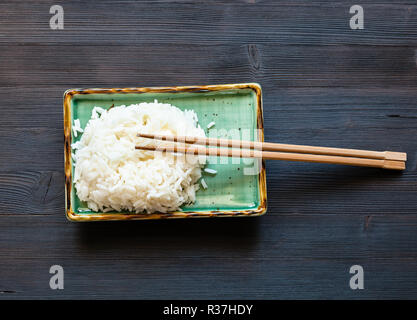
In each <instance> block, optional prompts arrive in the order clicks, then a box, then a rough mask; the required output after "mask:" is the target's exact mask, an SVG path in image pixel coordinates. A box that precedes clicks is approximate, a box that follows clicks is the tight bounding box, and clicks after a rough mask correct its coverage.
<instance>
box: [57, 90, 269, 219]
mask: <svg viewBox="0 0 417 320" xmlns="http://www.w3.org/2000/svg"><path fill="white" fill-rule="evenodd" d="M155 99H157V100H158V102H163V103H170V104H172V105H174V106H176V107H178V108H180V109H181V110H184V109H192V110H194V111H195V112H196V113H197V115H198V119H199V124H200V126H201V127H202V128H203V129H204V130H205V132H206V135H207V136H210V137H219V138H229V139H244V140H253V141H263V137H264V134H263V118H262V92H261V87H260V86H259V85H258V84H255V83H247V84H229V85H211V86H190V87H158V88H125V89H115V88H113V89H71V90H67V91H66V92H65V94H64V132H65V188H66V189H65V193H66V200H65V202H66V215H67V217H68V219H69V220H72V221H96V220H133V219H158V218H187V217H231V216H233V217H236V216H259V215H262V214H264V213H265V212H266V179H265V165H264V163H263V161H260V162H259V163H258V162H256V161H255V162H254V161H252V162H251V161H250V160H248V159H239V158H215V157H209V158H208V165H207V166H206V167H208V168H212V169H215V170H217V174H216V175H211V174H207V173H205V172H203V177H204V180H205V181H206V183H207V185H208V186H209V187H208V188H207V189H203V188H200V190H199V191H197V195H196V202H195V203H194V204H192V205H186V206H183V207H182V208H181V211H178V212H170V213H152V214H146V213H144V214H136V213H129V212H108V213H103V212H93V211H90V210H84V209H83V208H86V207H87V206H86V204H85V203H83V202H81V201H80V200H79V199H78V197H77V195H76V191H75V188H74V184H73V182H72V176H73V171H74V163H73V161H72V158H71V152H72V150H71V144H72V143H74V142H76V141H78V140H79V139H80V136H81V134H79V135H78V137H74V135H73V132H72V124H73V120H74V119H80V122H81V127H82V128H84V127H85V126H86V124H87V122H88V121H89V119H90V117H91V111H92V109H93V108H94V107H95V106H98V107H101V108H105V109H108V108H110V107H111V106H112V105H113V104H114V105H115V106H119V105H130V104H135V103H140V102H152V101H154V100H155ZM212 121H214V122H215V126H214V127H212V128H211V129H207V125H208V124H209V123H210V122H212ZM256 165H258V169H257V170H253V168H256ZM250 170H252V171H255V173H256V174H246V173H247V172H249V171H250Z"/></svg>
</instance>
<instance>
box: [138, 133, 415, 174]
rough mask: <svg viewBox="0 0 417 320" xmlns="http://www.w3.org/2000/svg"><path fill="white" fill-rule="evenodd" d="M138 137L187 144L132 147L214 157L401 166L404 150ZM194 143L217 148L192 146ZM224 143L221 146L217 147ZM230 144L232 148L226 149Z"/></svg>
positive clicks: (402, 165)
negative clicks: (371, 149)
mask: <svg viewBox="0 0 417 320" xmlns="http://www.w3.org/2000/svg"><path fill="white" fill-rule="evenodd" d="M137 136H138V137H142V138H148V139H155V140H162V141H171V142H180V143H183V144H192V145H191V146H190V145H178V144H172V145H169V146H136V147H135V149H140V150H149V151H162V152H177V153H186V154H193V155H206V156H218V157H240V158H262V159H268V160H288V161H306V162H317V163H332V164H344V165H351V166H361V167H376V168H383V169H392V170H404V169H405V162H406V161H407V154H406V153H403V152H393V151H370V150H357V149H342V148H326V147H313V146H302V145H293V144H281V143H271V142H257V141H242V140H228V139H218V138H205V137H188V136H187V137H185V136H170V135H158V134H145V133H138V134H137ZM194 145H202V146H206V147H207V146H211V147H217V148H206V147H195V146H194ZM219 147H224V148H219ZM227 148H234V149H227Z"/></svg>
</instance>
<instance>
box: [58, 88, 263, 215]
mask: <svg viewBox="0 0 417 320" xmlns="http://www.w3.org/2000/svg"><path fill="white" fill-rule="evenodd" d="M232 89H251V90H253V91H254V92H255V94H256V101H257V103H256V115H257V121H256V126H257V129H259V133H260V134H259V136H258V141H260V142H263V141H264V124H263V107H262V88H261V86H260V85H259V84H258V83H235V84H217V85H202V86H168V87H130V88H85V89H82V88H77V89H68V90H66V91H65V92H64V97H63V98H64V99H63V100H64V102H63V107H64V166H65V214H66V217H67V219H68V220H69V221H75V222H87V221H118V220H155V219H178V218H208V217H255V216H261V215H264V214H265V213H266V211H267V193H266V171H265V160H262V161H261V172H260V173H259V176H258V185H259V198H260V199H259V205H258V207H257V208H253V209H245V210H207V211H190V212H182V211H174V212H169V213H158V212H155V213H149V214H133V213H129V214H127V213H94V214H78V213H75V212H74V211H73V210H72V201H71V188H72V172H71V171H72V170H71V169H72V157H71V140H72V136H71V130H72V121H71V101H72V98H73V97H74V96H75V95H78V94H82V95H85V94H97V93H107V94H114V93H147V92H152V93H167V92H168V93H169V92H172V93H174V92H199V91H223V90H232Z"/></svg>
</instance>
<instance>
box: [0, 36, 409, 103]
mask: <svg viewBox="0 0 417 320" xmlns="http://www.w3.org/2000/svg"><path fill="white" fill-rule="evenodd" d="M0 59H1V61H3V64H2V65H1V66H0V71H1V72H0V86H3V87H11V86H39V85H44V86H45V85H58V86H62V87H66V88H70V87H103V86H104V87H114V86H119V87H120V86H121V87H123V86H163V85H170V84H174V85H195V84H210V83H234V82H250V81H255V82H260V83H261V84H264V83H265V84H266V85H267V86H271V87H273V88H283V87H352V88H365V87H367V88H387V87H401V88H404V87H413V88H415V87H416V84H417V72H416V63H417V60H416V50H415V48H413V47H408V46H402V47H400V46H396V47H392V46H378V47H372V46H322V45H320V46H305V45H300V46H298V45H297V46H294V45H279V44H273V45H272V44H265V45H264V44H262V45H261V44H256V45H255V44H250V45H249V44H243V45H223V46H207V45H203V46H200V45H195V44H192V45H191V44H188V45H181V44H175V45H171V44H165V45H147V46H141V45H126V46H123V45H119V46H106V45H100V46H99V45H96V46H91V45H77V46H72V47H70V46H68V45H63V44H59V45H36V46H33V45H8V46H7V47H3V48H2V50H1V51H0ZM61 94H62V93H61V92H59V96H61Z"/></svg>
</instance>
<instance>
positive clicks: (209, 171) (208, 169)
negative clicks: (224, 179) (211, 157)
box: [204, 168, 217, 174]
mask: <svg viewBox="0 0 417 320" xmlns="http://www.w3.org/2000/svg"><path fill="white" fill-rule="evenodd" d="M204 171H205V172H207V173H210V174H216V173H217V170H214V169H210V168H205V169H204Z"/></svg>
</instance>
